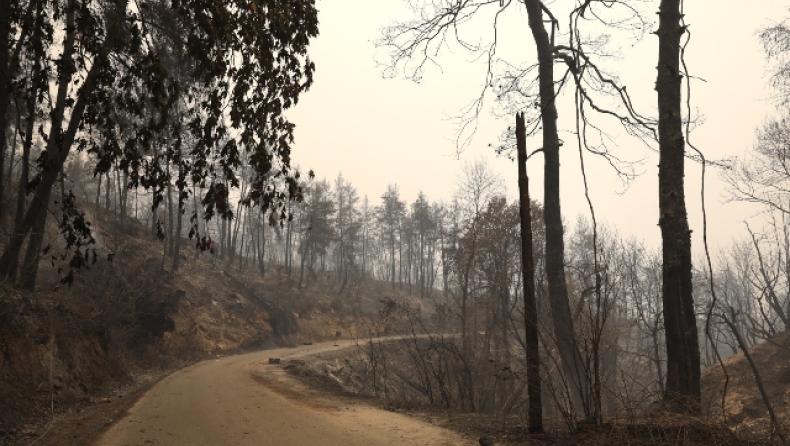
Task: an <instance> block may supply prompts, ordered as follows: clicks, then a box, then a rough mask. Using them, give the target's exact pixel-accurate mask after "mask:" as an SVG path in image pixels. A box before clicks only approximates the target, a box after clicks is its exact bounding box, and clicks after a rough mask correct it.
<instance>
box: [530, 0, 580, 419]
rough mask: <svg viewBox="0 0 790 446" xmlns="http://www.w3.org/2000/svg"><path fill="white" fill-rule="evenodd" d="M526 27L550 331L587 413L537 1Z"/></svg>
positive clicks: (550, 72)
mask: <svg viewBox="0 0 790 446" xmlns="http://www.w3.org/2000/svg"><path fill="white" fill-rule="evenodd" d="M524 3H525V5H526V7H527V14H528V15H529V27H530V29H531V31H532V37H533V39H534V40H535V46H536V47H537V52H538V64H539V66H538V76H539V82H540V107H541V120H542V122H543V156H544V159H545V167H544V200H543V201H544V220H545V225H546V279H547V281H548V288H549V301H550V302H551V314H552V322H553V325H554V335H555V337H556V339H557V348H558V350H559V353H560V357H561V358H562V365H563V369H564V371H565V374H566V378H567V381H568V382H569V383H570V387H571V388H570V389H569V390H570V392H571V398H572V401H573V405H574V407H575V409H576V411H578V410H579V409H582V411H584V412H585V415H589V414H587V413H586V408H587V405H586V404H584V403H583V402H584V396H586V395H587V394H588V393H589V392H588V391H587V387H588V386H587V380H586V378H585V374H584V372H583V362H582V358H581V355H580V354H579V350H578V348H577V345H576V334H575V332H574V328H573V319H572V318H571V309H570V305H569V303H568V287H567V283H566V279H565V241H564V240H563V236H564V229H563V227H562V211H561V208H560V141H559V135H558V132H557V106H556V103H555V97H556V93H555V91H554V54H553V47H552V42H551V41H550V40H549V34H548V33H547V32H546V28H545V26H544V23H545V22H544V21H543V15H542V11H541V2H540V0H525V1H524Z"/></svg>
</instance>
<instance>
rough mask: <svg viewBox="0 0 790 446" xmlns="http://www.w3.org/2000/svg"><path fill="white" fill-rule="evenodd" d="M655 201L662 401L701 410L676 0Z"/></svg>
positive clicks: (661, 76) (664, 41) (668, 14)
mask: <svg viewBox="0 0 790 446" xmlns="http://www.w3.org/2000/svg"><path fill="white" fill-rule="evenodd" d="M658 16H659V27H658V32H657V34H658V46H659V48H658V76H657V80H656V91H657V92H658V145H659V154H660V161H659V164H658V204H659V211H660V217H659V220H658V224H659V226H660V227H661V242H662V256H663V267H662V277H663V284H662V293H661V295H662V299H663V302H664V326H665V334H666V342H667V385H666V389H665V392H664V401H665V402H666V403H667V404H668V405H669V406H670V407H671V408H673V409H674V410H677V411H680V412H690V413H698V412H699V411H700V375H701V373H700V352H699V340H698V337H697V320H696V317H695V315H694V298H693V296H692V284H691V231H689V225H688V218H687V215H686V198H685V194H684V190H683V184H684V180H683V177H684V175H685V172H684V171H685V139H684V137H683V121H682V116H681V100H682V95H681V85H682V77H683V76H682V74H681V72H680V39H681V36H682V35H683V34H684V33H685V28H684V27H682V26H681V23H680V22H681V19H682V15H681V13H680V0H661V6H660V10H659V13H658Z"/></svg>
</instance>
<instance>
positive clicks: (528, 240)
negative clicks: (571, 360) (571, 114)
mask: <svg viewBox="0 0 790 446" xmlns="http://www.w3.org/2000/svg"><path fill="white" fill-rule="evenodd" d="M516 140H517V149H518V190H519V199H520V202H519V217H520V218H521V275H522V284H523V287H524V332H525V340H526V344H527V348H526V357H527V395H528V396H529V432H530V433H540V432H543V406H542V402H541V391H540V384H541V383H540V349H539V347H538V306H537V301H536V299H535V264H534V262H533V259H532V215H530V210H531V209H530V198H529V177H528V176H527V135H526V126H525V125H524V115H523V114H517V115H516Z"/></svg>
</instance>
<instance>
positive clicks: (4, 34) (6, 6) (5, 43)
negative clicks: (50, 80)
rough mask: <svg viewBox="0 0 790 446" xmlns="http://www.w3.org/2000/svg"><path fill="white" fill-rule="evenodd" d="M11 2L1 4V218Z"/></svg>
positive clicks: (8, 84) (9, 74)
mask: <svg viewBox="0 0 790 446" xmlns="http://www.w3.org/2000/svg"><path fill="white" fill-rule="evenodd" d="M11 2H12V0H3V1H2V2H0V217H2V216H3V210H4V208H5V205H4V203H3V199H4V198H5V189H4V185H5V178H3V172H4V171H5V152H6V129H7V128H8V121H7V118H8V108H9V107H8V105H9V102H10V101H9V100H8V99H9V94H8V93H9V91H10V90H11V63H10V62H11V60H10V58H9V54H10V48H11Z"/></svg>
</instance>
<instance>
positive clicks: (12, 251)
mask: <svg viewBox="0 0 790 446" xmlns="http://www.w3.org/2000/svg"><path fill="white" fill-rule="evenodd" d="M74 16H75V13H74V11H73V8H69V9H68V11H67V12H66V24H67V26H66V29H67V30H70V32H68V33H67V34H66V36H65V38H64V44H63V47H64V50H63V55H62V58H63V59H64V60H70V59H71V57H72V55H73V54H74V50H75V33H76V31H75V30H74V20H75V17H74ZM67 65H68V64H67ZM100 68H101V63H99V62H96V63H94V65H93V66H92V67H91V69H90V71H89V72H88V74H87V76H86V77H85V80H84V81H83V83H82V87H81V88H80V91H79V92H78V99H77V101H76V102H75V104H74V107H73V108H72V109H71V113H70V115H71V118H70V120H69V124H68V127H67V128H66V131H65V132H64V131H63V127H62V126H63V118H64V112H65V107H66V96H67V93H68V89H69V84H70V81H71V77H72V75H73V69H64V70H61V72H60V73H59V76H58V92H57V96H56V101H55V108H54V110H53V112H52V121H51V123H52V125H51V129H50V134H49V138H48V139H47V148H46V152H45V154H42V157H43V164H42V165H43V169H42V173H41V180H40V181H39V183H38V185H37V186H36V189H35V191H34V194H35V195H34V197H35V198H34V199H33V200H32V201H31V203H30V206H29V207H28V209H27V211H26V212H25V217H24V218H23V219H22V230H21V231H19V232H17V233H14V234H12V236H11V240H10V241H9V243H8V244H7V245H6V246H5V249H4V250H3V255H2V256H1V257H0V277H2V278H5V279H10V280H13V279H14V275H15V273H16V271H15V265H16V264H17V262H18V258H19V254H20V252H21V250H22V245H23V243H24V242H25V239H26V238H27V236H28V235H29V234H30V244H31V245H32V246H33V247H36V246H37V247H38V249H40V247H41V244H42V242H43V238H44V234H43V230H42V231H41V232H38V231H36V230H34V227H35V228H43V227H46V220H47V206H48V205H49V198H50V194H51V193H52V187H53V185H54V184H55V181H56V180H57V177H58V174H59V173H60V171H61V170H62V169H63V164H64V163H65V162H66V158H67V157H68V154H69V151H70V150H71V145H72V143H73V141H74V136H75V135H76V133H77V130H78V128H79V126H80V123H81V121H82V114H83V113H84V112H85V106H86V99H85V96H86V95H87V94H88V93H89V92H90V91H91V90H92V89H93V87H94V86H95V83H96V78H97V76H98V73H99V70H100ZM42 222H43V223H42ZM31 232H32V234H31ZM36 257H38V256H37V255H36ZM37 265H38V263H37V262H36V264H35V265H34V266H33V267H34V268H36V267H37ZM29 277H30V275H29ZM32 280H33V282H32V285H31V282H30V281H29V280H26V281H25V286H26V287H28V288H29V287H31V286H35V274H33V275H32Z"/></svg>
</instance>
